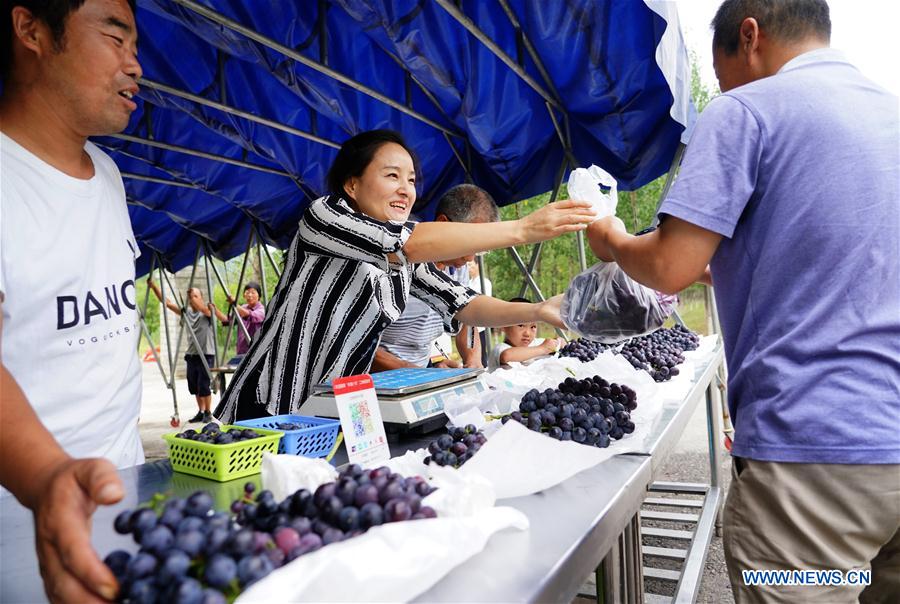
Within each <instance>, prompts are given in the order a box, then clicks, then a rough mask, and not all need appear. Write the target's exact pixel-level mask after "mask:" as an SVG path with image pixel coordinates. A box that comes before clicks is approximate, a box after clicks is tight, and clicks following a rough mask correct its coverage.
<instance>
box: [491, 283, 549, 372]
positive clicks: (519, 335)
mask: <svg viewBox="0 0 900 604" xmlns="http://www.w3.org/2000/svg"><path fill="white" fill-rule="evenodd" d="M510 302H527V303H529V304H530V303H531V302H530V300H528V299H527V298H512V299H511V300H510ZM502 331H503V342H501V343H500V344H497V345H496V346H495V347H494V349H493V350H492V351H491V357H490V359H489V361H488V369H489V370H490V371H493V370H495V369H498V368H500V367H502V368H504V369H509V368H510V363H520V364H522V365H528V364H530V363H531V362H532V361H534V360H536V359H540V358H544V357H547V356H549V355H552V354H556V351H557V350H559V347H560V346H561V342H560V340H559V339H558V338H537V331H538V324H537V323H534V322H529V323H519V324H518V325H508V326H507V327H504V328H503V329H502Z"/></svg>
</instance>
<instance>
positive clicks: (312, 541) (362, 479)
mask: <svg viewBox="0 0 900 604" xmlns="http://www.w3.org/2000/svg"><path fill="white" fill-rule="evenodd" d="M433 490H434V488H433V487H431V486H430V485H429V484H428V483H427V482H426V481H425V479H424V478H422V477H420V476H415V477H410V478H404V477H403V476H400V475H399V474H395V473H392V472H391V471H390V469H389V468H387V467H380V468H376V469H374V470H363V469H362V468H361V467H359V466H358V465H350V466H347V467H346V468H345V469H344V470H342V471H341V473H340V474H339V475H338V479H337V480H336V481H335V482H330V483H326V484H323V485H321V486H319V488H318V489H316V491H315V492H310V491H308V490H306V489H300V490H298V491H297V492H296V493H294V494H293V495H291V496H290V497H287V498H286V499H285V500H284V501H281V502H280V503H279V502H277V501H275V497H274V495H273V494H272V492H271V491H266V490H264V491H261V492H259V493H258V494H257V495H256V496H255V497H254V496H253V494H254V491H255V487H254V485H253V483H247V484H246V485H245V487H244V496H243V497H242V498H241V499H238V500H236V501H235V502H233V503H232V504H231V512H232V514H228V513H226V512H215V511H214V510H213V499H212V497H211V496H210V495H209V493H207V492H205V491H198V492H196V493H193V494H192V495H191V496H189V497H188V498H186V499H181V498H172V499H169V500H168V501H166V502H165V504H160V505H158V506H156V507H158V508H159V509H156V508H155V507H141V508H137V509H134V510H126V511H124V512H122V513H121V514H119V515H118V516H117V517H116V519H115V522H114V528H115V530H116V531H117V532H118V533H121V534H123V535H124V534H131V535H132V536H133V538H134V540H135V542H136V543H138V544H139V545H140V550H139V551H138V552H137V553H136V554H134V555H132V554H130V553H128V552H126V551H123V550H116V551H113V552H112V553H110V554H109V555H108V556H106V558H105V560H104V562H105V563H106V565H107V566H108V567H109V568H110V570H112V572H113V574H114V575H115V576H116V578H117V579H118V581H119V586H120V591H119V598H118V600H119V601H120V602H129V603H148V604H152V603H156V602H173V603H189V602H190V603H198V604H200V603H202V604H220V603H221V604H224V603H225V602H228V601H231V600H232V599H233V598H234V597H235V596H236V595H237V594H238V593H240V591H241V590H243V589H244V588H246V587H247V586H249V585H251V584H253V583H254V582H256V581H259V580H260V579H262V578H264V577H265V576H266V575H268V574H269V573H270V572H272V571H273V570H275V569H276V568H278V567H280V566H283V565H284V564H287V563H288V562H290V561H292V560H294V559H296V558H298V557H299V556H302V555H304V554H307V553H309V552H313V551H316V550H318V549H319V548H321V547H323V546H325V545H329V544H331V543H335V542H337V541H342V540H344V539H349V538H351V537H355V536H357V535H360V534H362V533H364V532H365V531H367V530H368V529H369V528H371V527H373V526H378V525H380V524H384V523H388V522H400V521H404V520H417V519H421V518H435V517H436V516H437V514H436V512H435V511H434V510H433V509H432V508H430V507H428V506H425V505H422V499H423V498H424V497H426V496H427V495H429V494H430V493H431V492H432V491H433Z"/></svg>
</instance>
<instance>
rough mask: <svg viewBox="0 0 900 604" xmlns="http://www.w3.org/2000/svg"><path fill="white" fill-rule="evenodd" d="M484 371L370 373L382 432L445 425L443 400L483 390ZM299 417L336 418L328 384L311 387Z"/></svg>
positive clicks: (432, 427)
mask: <svg viewBox="0 0 900 604" xmlns="http://www.w3.org/2000/svg"><path fill="white" fill-rule="evenodd" d="M483 371H484V370H483V369H438V368H430V367H429V368H418V367H416V368H404V369H391V370H389V371H381V372H379V373H373V374H372V381H373V382H374V383H375V394H376V395H377V396H378V406H379V407H380V408H381V418H382V419H383V420H384V423H385V429H386V430H387V431H388V433H389V434H391V433H398V432H403V433H408V432H415V433H425V432H429V431H431V430H434V429H437V428H440V427H442V426H443V425H444V424H445V423H446V422H447V417H446V416H445V415H444V401H446V400H447V399H448V398H450V397H453V396H465V395H470V396H471V395H476V394H478V393H479V392H483V391H484V390H486V387H485V385H484V384H483V383H481V381H480V380H478V379H477V377H478V375H479V374H480V373H482V372H483ZM300 413H301V414H302V415H316V416H319V417H337V416H338V413H337V406H336V405H335V403H334V393H333V392H332V390H331V384H318V385H316V386H314V387H313V395H312V396H311V397H309V398H308V399H307V400H306V402H305V403H304V404H303V406H301V407H300Z"/></svg>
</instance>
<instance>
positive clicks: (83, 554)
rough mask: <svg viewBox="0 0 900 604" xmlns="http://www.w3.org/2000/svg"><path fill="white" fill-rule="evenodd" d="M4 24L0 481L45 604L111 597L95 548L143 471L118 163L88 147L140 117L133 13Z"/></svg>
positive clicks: (117, 1)
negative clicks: (125, 476) (33, 557)
mask: <svg viewBox="0 0 900 604" xmlns="http://www.w3.org/2000/svg"><path fill="white" fill-rule="evenodd" d="M0 6H2V7H3V9H2V13H3V14H0V57H2V64H0V78H2V82H3V83H2V88H3V95H2V97H0V131H2V134H0V233H2V235H0V306H2V308H0V311H2V312H0V342H2V346H0V348H2V353H0V460H2V463H0V484H2V485H3V486H4V487H5V488H7V489H9V491H10V492H11V493H12V494H13V495H14V496H15V497H16V498H17V499H18V500H19V501H20V502H21V503H22V504H23V505H25V506H26V507H28V508H29V509H31V511H32V512H33V513H34V530H35V548H36V550H37V555H38V560H39V563H40V568H41V576H42V577H43V580H44V589H45V591H46V593H47V597H48V599H50V600H51V601H53V602H84V603H93V602H100V601H102V600H111V599H113V598H114V597H115V596H116V593H117V585H116V580H115V577H114V576H113V574H112V572H110V570H109V569H108V568H107V567H106V565H104V564H103V562H101V561H100V559H99V558H98V557H97V554H96V552H94V550H93V548H92V546H91V530H90V527H91V515H92V514H93V512H94V510H95V509H96V507H97V505H109V504H113V503H115V502H117V501H119V500H121V499H122V497H123V496H124V494H125V492H124V487H123V484H122V481H121V479H120V478H119V476H118V474H117V472H116V470H115V468H116V466H118V467H127V466H132V465H135V464H138V463H142V462H143V460H144V453H143V448H142V446H141V440H140V435H139V433H138V426H137V423H138V416H139V414H140V408H141V364H140V359H139V358H138V356H137V354H136V349H137V344H138V338H139V334H140V329H139V324H138V320H139V319H138V315H137V310H136V305H135V290H134V277H135V272H134V263H135V259H136V257H137V256H138V254H139V251H138V245H137V242H136V241H135V238H134V234H133V233H132V230H131V223H130V222H129V219H128V209H127V207H126V205H125V189H124V187H123V185H122V177H121V175H120V174H119V170H118V168H117V167H116V165H115V163H113V161H112V160H111V159H110V158H109V157H108V156H106V155H105V154H104V153H103V152H102V151H100V150H99V149H98V148H97V147H96V146H94V145H93V144H92V143H90V142H88V140H87V139H88V137H89V136H94V135H108V134H114V133H116V132H121V131H122V130H124V129H125V127H126V126H127V125H128V120H129V118H130V116H131V114H132V112H133V111H134V110H135V109H136V107H137V105H136V104H135V103H134V101H133V97H134V96H135V95H137V93H138V85H137V81H138V79H139V78H140V76H141V66H140V63H139V62H138V60H137V26H136V24H135V21H134V2H133V1H130V2H127V1H126V0H86V1H85V2H75V1H69V2H64V1H58V2H37V1H34V0H21V1H15V0H13V1H4V2H3V3H2V4H0Z"/></svg>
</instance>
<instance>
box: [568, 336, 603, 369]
mask: <svg viewBox="0 0 900 604" xmlns="http://www.w3.org/2000/svg"><path fill="white" fill-rule="evenodd" d="M616 346H617V344H602V343H600V342H595V341H593V340H588V339H586V338H578V339H577V340H572V341H571V342H569V343H568V344H566V345H565V346H563V347H562V348H560V349H559V356H561V357H573V358H576V359H578V360H579V361H581V362H583V363H589V362H590V361H593V360H594V359H596V358H597V355H598V354H600V353H601V352H603V351H604V350H609V349H611V348H612V349H614V348H616Z"/></svg>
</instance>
